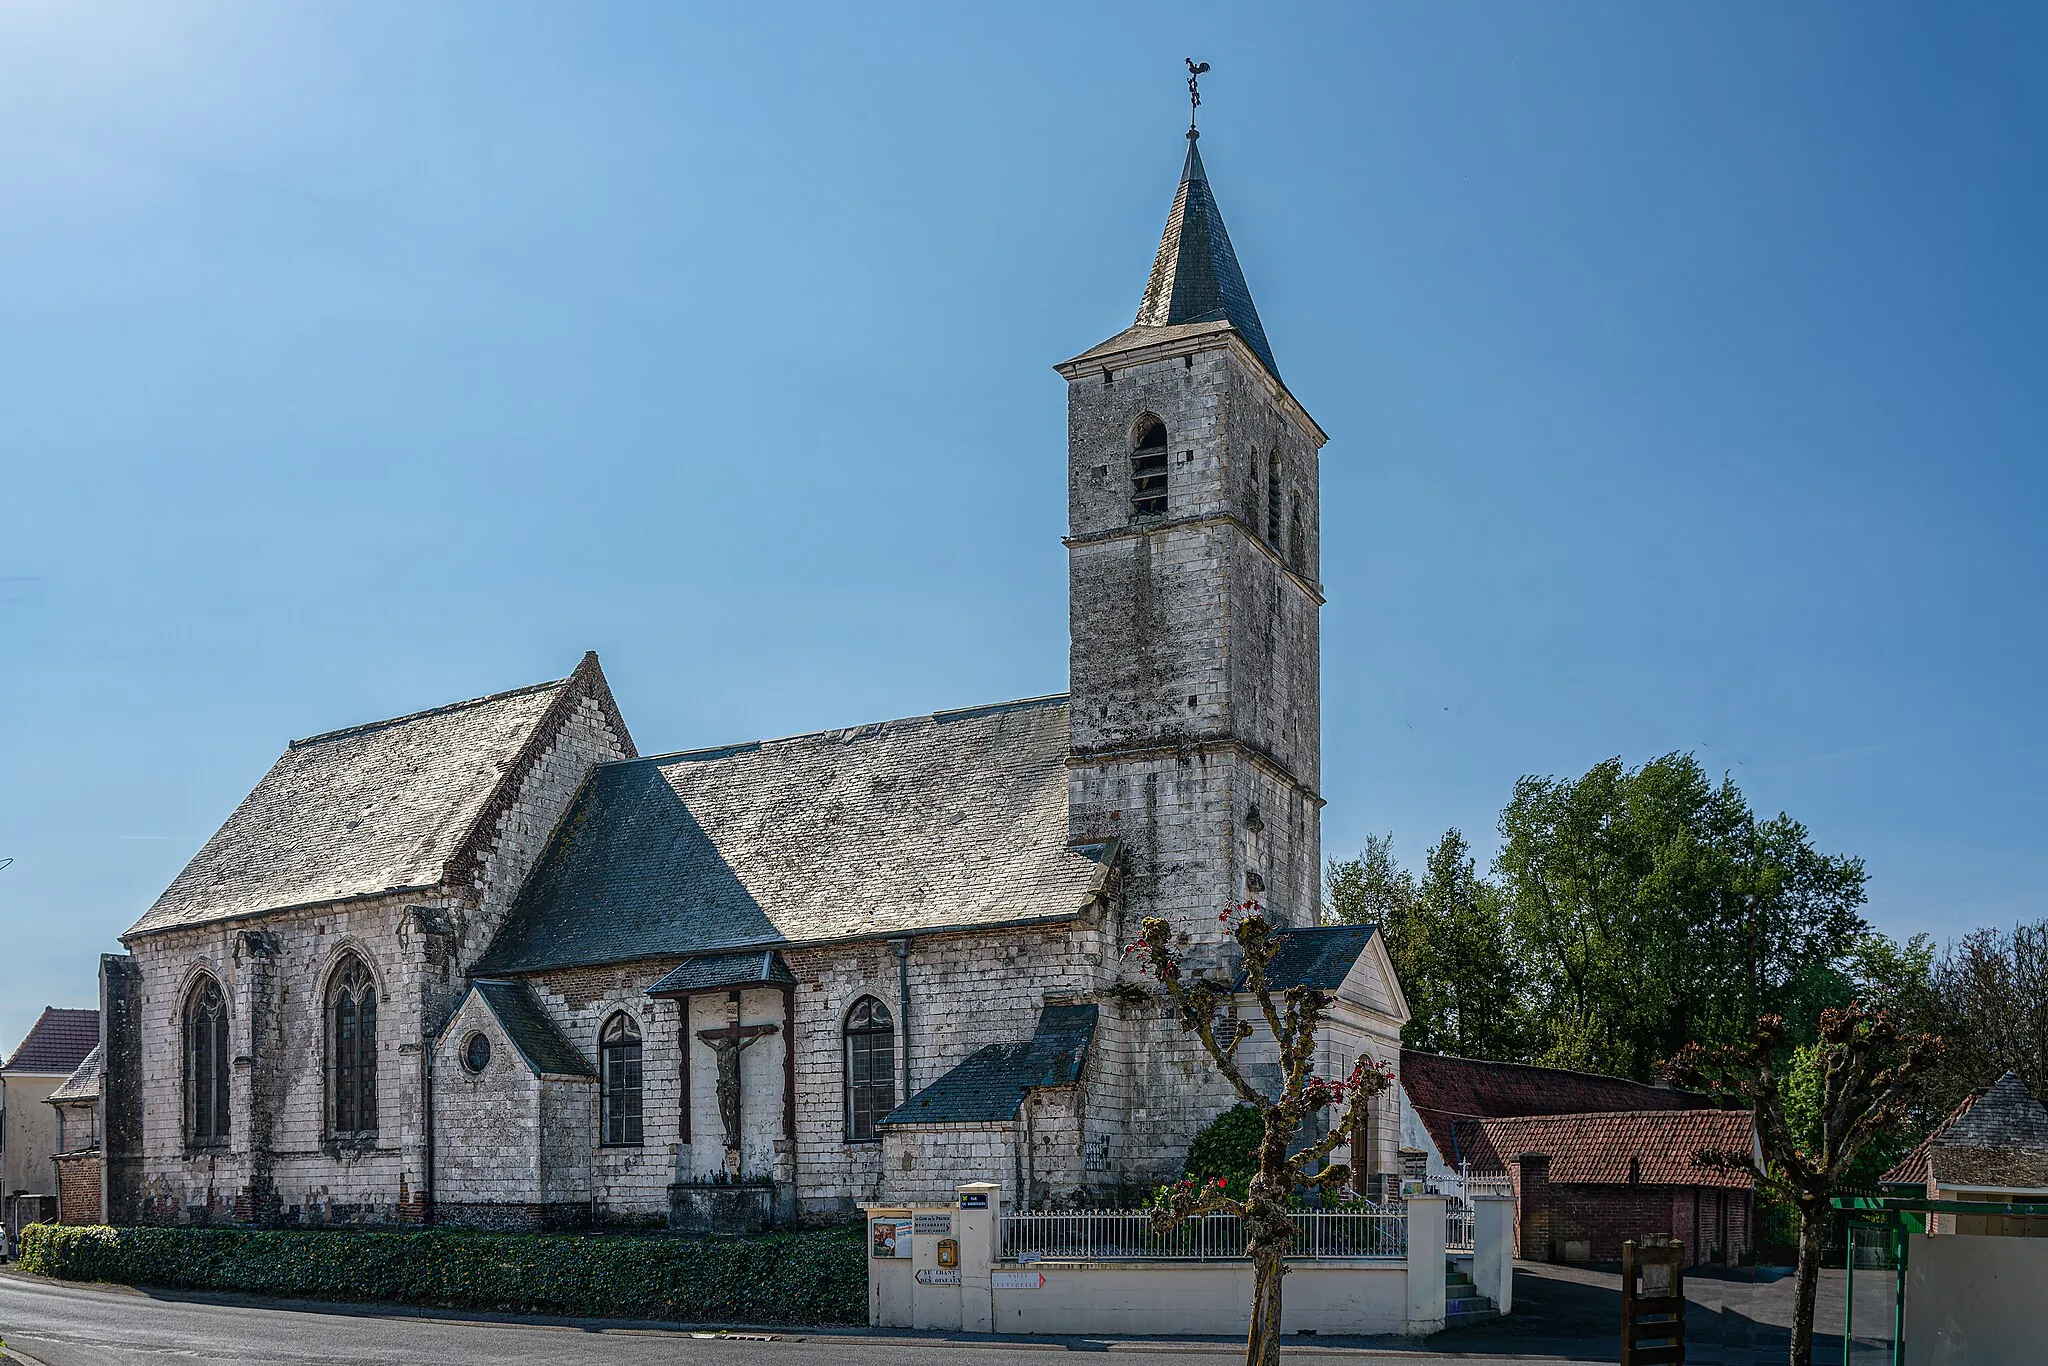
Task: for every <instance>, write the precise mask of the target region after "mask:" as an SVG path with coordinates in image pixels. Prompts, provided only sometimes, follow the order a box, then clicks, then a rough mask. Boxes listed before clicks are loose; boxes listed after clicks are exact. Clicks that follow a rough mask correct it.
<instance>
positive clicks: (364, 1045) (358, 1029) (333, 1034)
mask: <svg viewBox="0 0 2048 1366" xmlns="http://www.w3.org/2000/svg"><path fill="white" fill-rule="evenodd" d="M327 1076H328V1086H327V1093H328V1096H329V1098H330V1100H329V1105H330V1108H329V1110H328V1132H330V1133H331V1134H333V1135H334V1136H335V1137H337V1138H343V1137H347V1138H368V1137H373V1136H375V1134H376V1132H377V982H376V979H375V978H373V977H371V976H370V969H369V967H368V966H367V965H366V964H365V963H364V962H363V960H362V959H360V958H358V957H356V956H355V955H354V954H350V955H349V956H348V957H347V958H346V959H344V960H343V961H342V965H341V968H340V970H339V971H337V972H336V973H335V974H334V984H333V985H332V986H330V987H329V988H328V989H327Z"/></svg>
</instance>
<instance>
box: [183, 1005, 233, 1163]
mask: <svg viewBox="0 0 2048 1366" xmlns="http://www.w3.org/2000/svg"><path fill="white" fill-rule="evenodd" d="M184 1033H185V1137H186V1139H187V1141H188V1142H190V1143H191V1144H192V1146H193V1147H195V1148H225V1147H226V1146H227V1145H228V1001H227V997H226V996H224V995H223V994H222V993H221V989H220V983H219V982H216V981H215V980H214V979H213V978H211V977H202V978H201V979H200V980H199V983H198V984H197V985H196V986H194V987H193V989H192V991H191V993H190V994H189V995H188V996H186V998H185V1019H184Z"/></svg>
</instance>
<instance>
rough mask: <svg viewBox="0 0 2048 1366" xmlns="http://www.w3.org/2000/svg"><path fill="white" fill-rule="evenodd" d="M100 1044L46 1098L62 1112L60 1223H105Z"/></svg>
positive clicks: (59, 1123) (59, 1121) (59, 1120)
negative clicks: (102, 1205)
mask: <svg viewBox="0 0 2048 1366" xmlns="http://www.w3.org/2000/svg"><path fill="white" fill-rule="evenodd" d="M100 1056H101V1054H100V1047H99V1045H98V1044H94V1045H93V1050H92V1052H90V1053H88V1054H86V1055H85V1061H84V1062H82V1063H80V1064H78V1070H77V1071H75V1072H73V1073H72V1074H71V1075H70V1076H68V1077H66V1078H65V1079H64V1084H63V1085H62V1086H59V1087H58V1088H57V1089H56V1090H54V1091H52V1092H51V1093H50V1096H49V1099H48V1100H47V1101H45V1102H44V1103H45V1104H47V1105H49V1106H50V1107H51V1108H53V1109H54V1110H56V1112H57V1154H56V1156H55V1157H53V1158H52V1159H51V1161H52V1162H53V1163H54V1164H55V1165H56V1169H57V1222H58V1223H60V1224H97V1223H102V1222H104V1214H103V1212H102V1209H101V1199H100Z"/></svg>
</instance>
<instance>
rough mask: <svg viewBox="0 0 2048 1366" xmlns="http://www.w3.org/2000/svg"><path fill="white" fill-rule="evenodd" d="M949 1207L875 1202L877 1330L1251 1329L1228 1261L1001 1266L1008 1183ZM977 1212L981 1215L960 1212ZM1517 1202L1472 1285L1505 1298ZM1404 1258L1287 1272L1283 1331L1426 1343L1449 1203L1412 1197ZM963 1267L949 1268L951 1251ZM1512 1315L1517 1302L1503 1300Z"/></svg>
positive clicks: (1496, 1217)
mask: <svg viewBox="0 0 2048 1366" xmlns="http://www.w3.org/2000/svg"><path fill="white" fill-rule="evenodd" d="M958 1190H959V1195H960V1200H959V1201H958V1202H957V1203H956V1204H953V1205H915V1206H905V1205H888V1206H884V1205H871V1206H867V1207H866V1209H867V1215H868V1229H869V1248H868V1322H869V1323H870V1324H871V1325H872V1326H874V1327H877V1328H921V1329H928V1330H933V1331H940V1332H969V1333H989V1332H996V1333H1026V1334H1033V1333H1043V1334H1053V1335H1067V1334H1094V1333H1105V1334H1140V1335H1144V1334H1152V1335H1168V1334H1173V1335H1179V1334H1185V1335H1190V1336H1205V1337H1206V1336H1214V1337H1241V1336H1242V1335H1243V1334H1244V1333H1245V1331H1246V1329H1247V1328H1248V1327H1249V1325H1250V1318H1251V1299H1252V1268H1251V1264H1250V1263H1249V1262H1243V1261H1223V1262H1200V1261H1136V1260H1133V1261H1089V1262H1083V1261H1040V1262H1035V1263H1030V1264H1022V1265H1019V1264H1011V1263H998V1262H997V1261H996V1260H995V1252H996V1217H997V1214H998V1213H999V1212H1000V1210H1001V1208H1002V1196H1001V1187H1000V1186H998V1185H997V1184H995V1183H993V1182H970V1183H967V1184H965V1185H962V1186H960V1187H959V1188H958ZM966 1205H972V1206H975V1207H974V1208H963V1207H962V1206H966ZM1511 1210H1512V1202H1511V1201H1506V1200H1488V1201H1486V1202H1485V1203H1484V1204H1483V1205H1482V1206H1481V1207H1480V1209H1479V1210H1478V1222H1479V1226H1478V1230H1477V1232H1478V1237H1477V1240H1476V1241H1477V1242H1478V1244H1479V1246H1478V1248H1477V1249H1476V1251H1477V1255H1476V1256H1475V1258H1474V1262H1473V1279H1474V1282H1475V1284H1477V1285H1478V1286H1479V1287H1480V1288H1481V1293H1483V1294H1486V1295H1487V1296H1488V1297H1489V1298H1493V1299H1495V1300H1496V1302H1497V1303H1498V1302H1500V1300H1501V1297H1502V1296H1503V1295H1506V1294H1511V1293H1512V1285H1513V1274H1514V1262H1513V1260H1512V1258H1513V1242H1514V1239H1513V1234H1512V1229H1513V1225H1514V1218H1513V1215H1512V1213H1511ZM1408 1220H1409V1226H1408V1255H1407V1258H1406V1259H1405V1260H1404V1259H1398V1258H1377V1259H1363V1258H1361V1259H1356V1260H1349V1259H1346V1260H1337V1259H1331V1260H1319V1261H1295V1262H1290V1263H1289V1264H1288V1273H1287V1282H1286V1293H1285V1297H1284V1308H1283V1311H1282V1322H1281V1328H1282V1331H1283V1332H1286V1333H1298V1332H1301V1331H1303V1330H1309V1331H1312V1332H1315V1333H1317V1334H1319V1335H1345V1336H1373V1335H1382V1334H1406V1335H1411V1336H1415V1335H1422V1334H1427V1333H1433V1332H1436V1331H1437V1330H1438V1329H1440V1328H1442V1327H1443V1326H1444V1271H1445V1253H1444V1200H1443V1199H1442V1197H1440V1196H1423V1197H1418V1198H1415V1199H1412V1200H1410V1201H1409V1202H1408ZM878 1225H880V1226H881V1227H882V1229H883V1231H884V1236H887V1231H888V1230H889V1228H890V1227H891V1226H892V1225H893V1226H894V1227H896V1228H899V1229H902V1230H904V1231H905V1232H906V1233H907V1234H908V1237H909V1244H910V1250H909V1255H908V1256H905V1255H902V1249H901V1246H900V1240H899V1244H898V1247H897V1255H894V1256H876V1255H875V1242H876V1229H877V1226H878ZM945 1241H950V1242H951V1243H952V1244H953V1245H954V1246H955V1247H956V1248H957V1253H958V1256H957V1260H958V1265H957V1266H953V1267H947V1266H941V1265H940V1257H941V1244H942V1242H945ZM1501 1308H1502V1310H1503V1312H1505V1311H1506V1310H1507V1308H1509V1305H1508V1304H1506V1303H1502V1304H1501Z"/></svg>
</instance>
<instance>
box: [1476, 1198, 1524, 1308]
mask: <svg viewBox="0 0 2048 1366" xmlns="http://www.w3.org/2000/svg"><path fill="white" fill-rule="evenodd" d="M1472 1284H1473V1285H1475V1286H1477V1287H1478V1288H1479V1293H1480V1294H1482V1295H1484V1296H1486V1298H1488V1299H1490V1300H1492V1301H1493V1303H1494V1307H1495V1308H1497V1309H1499V1310H1500V1312H1501V1313H1503V1314H1505V1313H1507V1312H1508V1311H1509V1310H1510V1309H1512V1308H1514V1304H1515V1197H1514V1196H1512V1195H1479V1196H1474V1197H1473V1198H1472Z"/></svg>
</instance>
